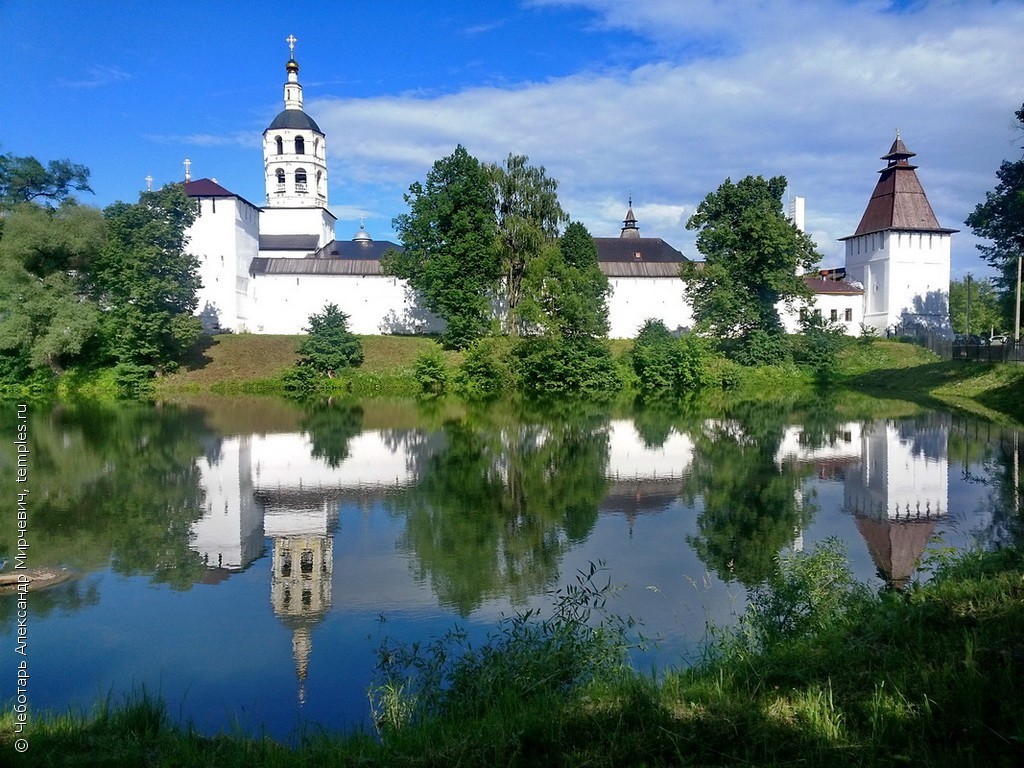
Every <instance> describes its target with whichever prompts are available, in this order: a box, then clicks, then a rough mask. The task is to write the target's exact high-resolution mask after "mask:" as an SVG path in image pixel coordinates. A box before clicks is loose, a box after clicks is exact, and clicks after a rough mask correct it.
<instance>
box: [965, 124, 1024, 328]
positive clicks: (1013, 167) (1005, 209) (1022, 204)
mask: <svg viewBox="0 0 1024 768" xmlns="http://www.w3.org/2000/svg"><path fill="white" fill-rule="evenodd" d="M1014 115H1015V116H1016V118H1017V121H1018V122H1019V123H1020V124H1021V127H1022V128H1024V105H1021V108H1020V109H1018V110H1017V111H1016V112H1015V113H1014ZM996 178H998V179H999V183H998V184H997V185H996V188H995V189H993V190H991V191H990V192H988V193H987V194H986V195H985V202H983V203H978V205H977V206H976V207H975V209H974V211H973V212H972V213H971V215H970V216H968V217H967V220H966V224H967V226H969V227H970V228H971V230H972V231H973V232H974V234H975V235H977V236H978V237H982V238H985V239H986V240H990V241H991V242H992V244H991V245H979V246H978V250H980V251H981V254H982V257H983V258H984V259H985V261H987V262H988V263H989V265H991V266H992V267H994V268H995V269H996V270H997V271H998V274H999V276H998V277H997V278H996V286H997V287H998V289H999V291H1000V295H1001V299H1002V301H1001V306H1002V311H1003V322H1002V323H1000V324H999V325H1001V326H1002V327H1006V328H1009V327H1012V325H1013V319H1014V303H1015V302H1016V300H1017V294H1016V291H1017V259H1018V258H1021V257H1024V159H1022V160H1016V161H1014V162H1012V163H1011V162H1010V161H1009V160H1005V161H1003V163H1002V165H1000V166H999V170H998V171H997V172H996ZM950 301H951V302H952V296H951V297H950ZM971 314H972V315H973V302H972V311H971ZM971 326H972V327H973V326H974V322H973V321H972V322H971Z"/></svg>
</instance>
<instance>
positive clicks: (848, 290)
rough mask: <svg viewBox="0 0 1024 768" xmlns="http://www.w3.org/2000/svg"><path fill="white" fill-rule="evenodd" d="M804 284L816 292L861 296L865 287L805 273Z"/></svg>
mask: <svg viewBox="0 0 1024 768" xmlns="http://www.w3.org/2000/svg"><path fill="white" fill-rule="evenodd" d="M803 278H804V284H805V285H806V286H807V287H808V288H810V289H811V292H812V293H815V294H831V295H834V296H859V295H860V294H862V293H864V289H863V288H855V287H854V286H852V285H850V284H849V283H847V282H845V281H843V280H823V279H822V278H820V277H817V276H815V275H804V276H803Z"/></svg>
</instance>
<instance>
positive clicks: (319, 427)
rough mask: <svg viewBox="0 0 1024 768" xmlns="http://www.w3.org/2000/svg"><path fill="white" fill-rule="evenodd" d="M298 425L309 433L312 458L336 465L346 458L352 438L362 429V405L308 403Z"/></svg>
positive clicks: (349, 403) (332, 402) (333, 402)
mask: <svg viewBox="0 0 1024 768" xmlns="http://www.w3.org/2000/svg"><path fill="white" fill-rule="evenodd" d="M300 427H301V429H302V431H303V432H305V433H306V434H308V435H309V441H310V443H311V446H312V449H311V451H310V453H311V454H312V456H313V458H315V459H323V460H324V461H326V462H327V464H328V465H329V466H331V467H334V468H337V467H339V466H340V465H341V462H343V461H344V460H345V459H347V458H348V454H349V443H350V442H351V440H352V438H353V437H355V436H356V435H358V434H359V433H360V432H362V431H363V409H362V407H360V406H359V405H358V404H356V403H352V402H345V401H343V402H336V401H333V400H332V401H327V402H323V403H317V404H315V405H310V406H309V407H308V409H307V410H306V413H305V415H304V417H303V419H302V422H301V424H300Z"/></svg>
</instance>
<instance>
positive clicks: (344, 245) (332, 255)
mask: <svg viewBox="0 0 1024 768" xmlns="http://www.w3.org/2000/svg"><path fill="white" fill-rule="evenodd" d="M390 250H395V251H401V250H402V246H400V245H398V244H397V243H392V242H390V241H388V240H332V241H331V242H329V243H328V244H327V245H325V246H324V247H323V248H321V249H320V250H319V251H317V252H316V258H318V259H377V260H378V261H379V260H380V258H381V257H382V256H383V255H384V254H385V253H387V252H388V251H390Z"/></svg>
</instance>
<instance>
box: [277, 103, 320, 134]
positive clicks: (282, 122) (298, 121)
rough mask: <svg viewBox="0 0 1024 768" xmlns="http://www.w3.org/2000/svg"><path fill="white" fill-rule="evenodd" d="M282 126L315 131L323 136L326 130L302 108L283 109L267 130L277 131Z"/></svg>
mask: <svg viewBox="0 0 1024 768" xmlns="http://www.w3.org/2000/svg"><path fill="white" fill-rule="evenodd" d="M282 128H291V129H295V130H300V131H314V132H316V133H319V134H320V135H321V136H323V135H324V132H323V131H321V130H320V126H319V125H317V124H316V120H314V119H313V118H312V117H310V116H309V115H307V114H306V113H305V112H303V111H302V110H301V109H283V110H281V111H280V112H279V113H278V115H277V117H275V118H274V122H272V123H271V124H270V127H269V128H267V130H268V131H275V130H280V129H282Z"/></svg>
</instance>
